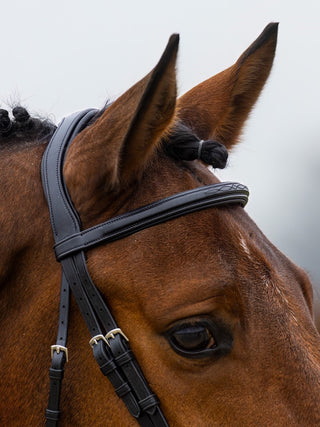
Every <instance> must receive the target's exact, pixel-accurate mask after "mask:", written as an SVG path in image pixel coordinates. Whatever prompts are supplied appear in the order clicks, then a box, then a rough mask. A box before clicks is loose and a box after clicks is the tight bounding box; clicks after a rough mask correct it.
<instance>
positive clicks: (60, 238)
mask: <svg viewBox="0 0 320 427" xmlns="http://www.w3.org/2000/svg"><path fill="white" fill-rule="evenodd" d="M96 112H97V110H85V111H83V112H80V113H76V114H73V115H72V116H70V117H68V118H67V119H64V120H63V121H62V123H61V124H60V126H59V127H58V129H57V130H56V132H55V134H54V135H53V137H52V139H51V141H50V143H49V145H48V147H47V149H46V151H45V154H44V156H43V160H42V165H41V174H42V182H43V188H44V193H45V195H46V199H47V202H48V206H49V211H50V219H51V224H52V230H53V235H54V240H55V251H56V256H57V259H58V260H59V261H61V265H62V287H61V301H60V316H59V328H58V339H57V344H56V345H54V346H52V348H51V351H52V365H51V368H50V395H49V404H48V408H47V410H46V419H47V426H50V427H54V426H56V425H57V422H58V419H59V414H60V409H59V400H60V389H61V381H62V377H63V367H64V363H65V361H66V359H67V356H68V352H67V348H66V343H67V330H68V310H69V309H68V303H69V296H67V293H68V292H69V288H70V289H71V291H72V293H73V295H74V297H75V299H76V301H77V304H78V306H79V309H80V311H81V314H82V316H83V318H84V320H85V322H86V324H87V327H88V329H89V332H90V335H91V337H92V338H91V340H90V345H91V346H92V349H93V354H94V357H95V359H96V361H97V362H98V364H99V366H100V370H101V371H102V373H103V374H104V375H106V376H107V377H108V378H109V380H110V382H111V384H112V385H113V386H114V388H115V391H116V393H117V395H118V396H119V397H120V398H121V399H122V400H123V401H124V403H125V405H126V407H127V408H128V410H129V412H130V413H131V415H132V416H133V417H135V418H136V420H137V421H138V423H139V424H140V425H141V426H142V427H168V423H167V421H166V420H165V417H164V415H163V413H162V411H161V409H160V406H159V400H158V398H157V396H156V395H155V394H154V393H153V392H152V390H151V389H150V387H149V385H148V382H147V381H146V379H145V377H144V375H143V373H142V371H141V369H140V366H139V364H138V362H137V361H136V359H135V357H134V355H133V353H132V351H131V350H130V346H129V343H128V339H127V337H126V336H125V334H124V333H123V332H122V330H121V329H120V328H119V327H118V326H117V324H116V321H115V320H114V318H113V316H112V314H111V313H110V311H109V309H108V307H107V305H106V303H105V301H104V300H103V298H102V296H101V294H100V292H99V290H98V289H97V288H96V286H95V285H94V283H93V282H92V280H91V277H90V275H89V273H88V270H87V266H86V258H85V254H84V250H86V249H88V248H90V247H92V246H95V245H97V244H101V243H106V242H110V241H114V240H118V239H122V238H124V237H126V236H129V235H130V234H133V233H136V232H138V231H140V230H143V229H145V228H148V227H152V226H154V225H156V224H160V223H163V222H165V221H169V220H171V219H173V218H177V217H179V216H182V215H185V214H188V213H191V212H195V211H198V210H201V209H206V208H208V207H212V206H220V205H226V204H240V205H241V206H244V205H245V204H246V202H247V199H248V194H249V193H248V189H247V188H246V187H245V186H243V185H241V184H238V183H232V182H231V183H219V184H213V185H208V186H205V187H200V188H196V189H194V190H190V191H186V192H183V193H179V194H176V195H174V196H171V197H168V198H165V199H162V200H160V201H158V202H155V203H151V204H149V205H146V206H144V207H141V208H139V209H136V210H134V211H131V212H128V213H126V214H123V215H119V216H117V217H115V218H112V219H110V220H109V221H106V222H105V223H103V224H99V225H97V226H95V227H91V228H89V229H87V230H81V224H80V218H79V216H78V213H77V212H76V210H75V208H74V206H73V205H72V202H71V199H70V196H69V194H68V191H67V188H66V186H65V182H64V179H63V175H62V168H63V162H64V158H65V154H66V150H67V147H68V145H69V144H70V143H71V141H72V140H73V139H74V138H75V136H76V135H77V134H78V133H79V132H80V131H81V130H82V129H83V128H84V127H85V125H86V124H87V123H88V122H89V121H90V120H91V119H92V118H93V116H94V115H95V114H96Z"/></svg>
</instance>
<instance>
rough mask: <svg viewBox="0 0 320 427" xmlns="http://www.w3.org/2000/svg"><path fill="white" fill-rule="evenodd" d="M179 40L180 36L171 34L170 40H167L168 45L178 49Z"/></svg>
mask: <svg viewBox="0 0 320 427" xmlns="http://www.w3.org/2000/svg"><path fill="white" fill-rule="evenodd" d="M179 40H180V34H178V33H173V34H171V36H170V38H169V42H168V44H170V45H173V46H175V47H178V45H179Z"/></svg>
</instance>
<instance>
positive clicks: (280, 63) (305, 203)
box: [0, 0, 320, 284]
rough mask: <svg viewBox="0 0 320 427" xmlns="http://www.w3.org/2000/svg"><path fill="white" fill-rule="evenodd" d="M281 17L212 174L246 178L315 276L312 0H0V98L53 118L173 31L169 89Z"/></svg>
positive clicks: (319, 142)
mask: <svg viewBox="0 0 320 427" xmlns="http://www.w3.org/2000/svg"><path fill="white" fill-rule="evenodd" d="M271 21H274V22H275V21H276V22H280V27H279V38H278V49H277V56H276V60H275V64H274V68H273V71H272V75H271V77H270V79H269V81H268V83H267V85H266V87H265V90H264V92H263V94H262V96H261V97H260V99H259V101H258V104H257V105H256V108H255V109H254V111H253V113H252V114H251V117H250V119H249V121H248V122H247V125H246V128H245V131H244V133H243V137H242V144H241V145H239V147H238V148H237V149H236V150H235V151H234V152H233V153H232V154H231V156H230V161H229V168H228V169H227V170H226V171H223V173H219V176H220V177H221V178H222V179H225V180H236V181H239V182H242V183H244V184H246V185H248V187H249V188H250V191H251V196H250V201H249V204H248V206H247V208H246V209H247V211H248V212H249V213H250V215H251V217H252V218H253V219H254V221H255V222H256V223H257V224H258V225H259V227H260V228H261V229H262V230H263V231H264V233H265V234H266V235H267V236H268V237H269V238H270V240H271V241H273V243H275V244H276V246H278V247H279V248H280V249H281V250H282V251H283V252H284V253H286V254H287V255H288V256H289V257H290V258H292V259H293V260H294V261H295V262H296V263H298V264H299V265H301V266H303V267H304V268H306V270H307V271H308V272H309V274H310V276H311V278H312V279H313V281H314V283H315V284H320V259H319V241H320V227H319V217H320V191H319V181H320V123H319V100H320V84H319V76H320V24H319V22H320V1H319V0H305V1H303V2H302V1H300V0H299V1H297V0H268V1H259V0H241V1H239V0H223V1H222V0H220V1H215V0H193V1H189V0H171V1H169V0H162V1H157V2H153V1H152V0H148V1H147V0H135V1H130V0H127V1H121V0H117V1H108V0H104V1H103V0H91V1H90V2H89V1H81V0H77V1H75V0H64V1H61V0H58V1H54V2H47V1H44V0H28V1H27V2H22V1H17V0H10V1H6V2H2V4H1V17H0V25H1V34H2V40H1V85H0V86H1V87H0V105H1V107H2V108H5V107H6V103H9V104H10V103H15V102H16V101H20V102H21V103H22V104H23V105H25V106H27V107H28V108H29V109H30V110H31V111H32V112H34V113H39V114H42V115H45V116H49V117H50V118H51V119H53V120H54V121H55V122H56V123H57V122H58V121H59V120H60V119H61V118H62V117H63V116H64V115H67V114H69V113H72V112H74V111H77V110H80V109H82V108H87V107H98V108H100V107H102V106H103V104H104V102H105V100H106V99H111V100H113V99H115V98H116V97H118V96H119V95H120V94H121V93H123V92H124V91H125V90H126V89H128V88H129V87H130V86H131V85H132V84H134V83H135V82H136V81H137V80H139V79H140V78H142V77H143V76H144V75H145V74H146V73H147V72H149V70H150V69H151V68H153V66H154V65H155V64H156V62H157V61H158V59H159V58H160V55H161V53H162V51H163V49H164V48H165V45H166V43H167V40H168V37H169V36H170V34H172V33H174V32H178V33H180V36H181V39H180V40H181V44H180V55H179V62H178V64H179V65H178V76H179V78H178V81H179V93H180V94H183V93H184V92H186V91H187V90H188V89H190V88H191V87H193V86H194V85H196V84H197V83H199V82H201V81H202V80H204V79H206V78H208V77H210V76H212V75H214V74H216V73H217V72H219V71H221V70H223V69H225V68H227V67H228V66H230V65H231V64H232V63H233V62H234V61H235V60H236V59H237V58H238V57H239V56H240V54H241V53H242V52H243V51H244V50H245V49H246V48H247V47H248V46H249V45H250V44H251V43H252V42H253V41H254V40H255V38H256V37H257V36H258V35H259V34H260V32H261V31H262V30H263V28H264V27H265V26H266V25H267V24H268V23H269V22H271Z"/></svg>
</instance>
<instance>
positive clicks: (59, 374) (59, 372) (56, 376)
mask: <svg viewBox="0 0 320 427" xmlns="http://www.w3.org/2000/svg"><path fill="white" fill-rule="evenodd" d="M63 374H64V370H63V369H54V368H49V378H50V379H51V380H62V379H63Z"/></svg>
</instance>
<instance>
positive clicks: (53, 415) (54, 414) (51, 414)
mask: <svg viewBox="0 0 320 427" xmlns="http://www.w3.org/2000/svg"><path fill="white" fill-rule="evenodd" d="M59 418H60V411H54V410H52V409H46V419H47V420H50V421H59Z"/></svg>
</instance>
